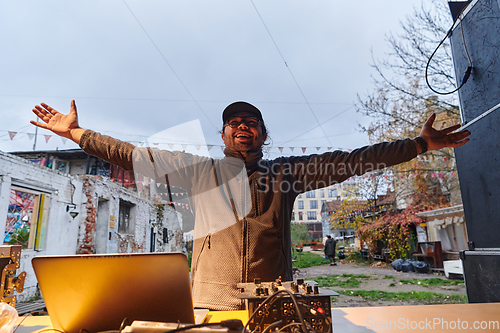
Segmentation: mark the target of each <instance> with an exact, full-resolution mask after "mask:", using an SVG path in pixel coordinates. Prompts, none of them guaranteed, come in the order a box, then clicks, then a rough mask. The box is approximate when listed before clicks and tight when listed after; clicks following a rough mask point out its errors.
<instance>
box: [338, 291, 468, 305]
mask: <svg viewBox="0 0 500 333" xmlns="http://www.w3.org/2000/svg"><path fill="white" fill-rule="evenodd" d="M337 292H338V293H339V294H341V295H345V296H358V297H362V298H363V299H365V300H366V301H378V300H381V301H392V302H394V301H410V300H425V301H426V303H427V304H446V303H450V304H451V303H453V304H459V303H467V296H466V295H449V296H448V295H444V294H438V293H432V292H427V291H408V292H389V291H381V290H337Z"/></svg>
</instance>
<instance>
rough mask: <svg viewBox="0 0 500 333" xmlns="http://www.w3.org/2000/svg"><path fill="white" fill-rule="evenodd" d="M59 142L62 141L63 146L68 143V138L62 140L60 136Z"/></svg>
mask: <svg viewBox="0 0 500 333" xmlns="http://www.w3.org/2000/svg"><path fill="white" fill-rule="evenodd" d="M61 141H62V143H63V145H65V144H66V141H68V138H63V137H62V136H61Z"/></svg>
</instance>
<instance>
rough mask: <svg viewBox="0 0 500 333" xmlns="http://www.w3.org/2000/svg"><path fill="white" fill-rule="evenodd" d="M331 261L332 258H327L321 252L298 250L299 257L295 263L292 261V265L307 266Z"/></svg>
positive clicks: (296, 266) (297, 266)
mask: <svg viewBox="0 0 500 333" xmlns="http://www.w3.org/2000/svg"><path fill="white" fill-rule="evenodd" d="M329 263H330V260H328V259H326V258H325V257H324V256H320V255H319V254H316V253H311V252H298V253H297V259H296V261H295V262H294V263H292V266H293V267H295V268H307V267H311V266H320V265H325V264H329Z"/></svg>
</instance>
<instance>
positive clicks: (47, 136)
mask: <svg viewBox="0 0 500 333" xmlns="http://www.w3.org/2000/svg"><path fill="white" fill-rule="evenodd" d="M43 136H44V137H45V143H48V142H49V140H50V138H51V137H52V135H48V134H44V135H43Z"/></svg>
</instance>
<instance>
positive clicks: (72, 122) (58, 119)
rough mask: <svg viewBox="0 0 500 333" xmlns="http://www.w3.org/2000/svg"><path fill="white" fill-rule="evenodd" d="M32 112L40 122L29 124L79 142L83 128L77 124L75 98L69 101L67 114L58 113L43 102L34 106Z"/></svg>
mask: <svg viewBox="0 0 500 333" xmlns="http://www.w3.org/2000/svg"><path fill="white" fill-rule="evenodd" d="M33 112H34V113H35V114H36V115H37V116H38V117H39V118H40V120H42V121H43V123H42V122H36V121H33V120H32V121H30V123H31V124H33V125H35V126H38V127H40V128H45V129H48V130H49V131H52V132H53V133H55V134H57V135H59V136H62V137H65V138H68V139H70V140H72V141H73V142H75V143H76V144H80V138H81V136H82V134H83V132H85V129H83V128H81V127H80V126H79V125H78V113H77V112H76V103H75V100H72V101H71V108H70V111H69V114H62V113H59V112H58V111H57V110H55V109H53V108H51V107H50V106H48V105H47V104H45V103H41V104H40V105H37V106H35V108H34V109H33Z"/></svg>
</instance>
